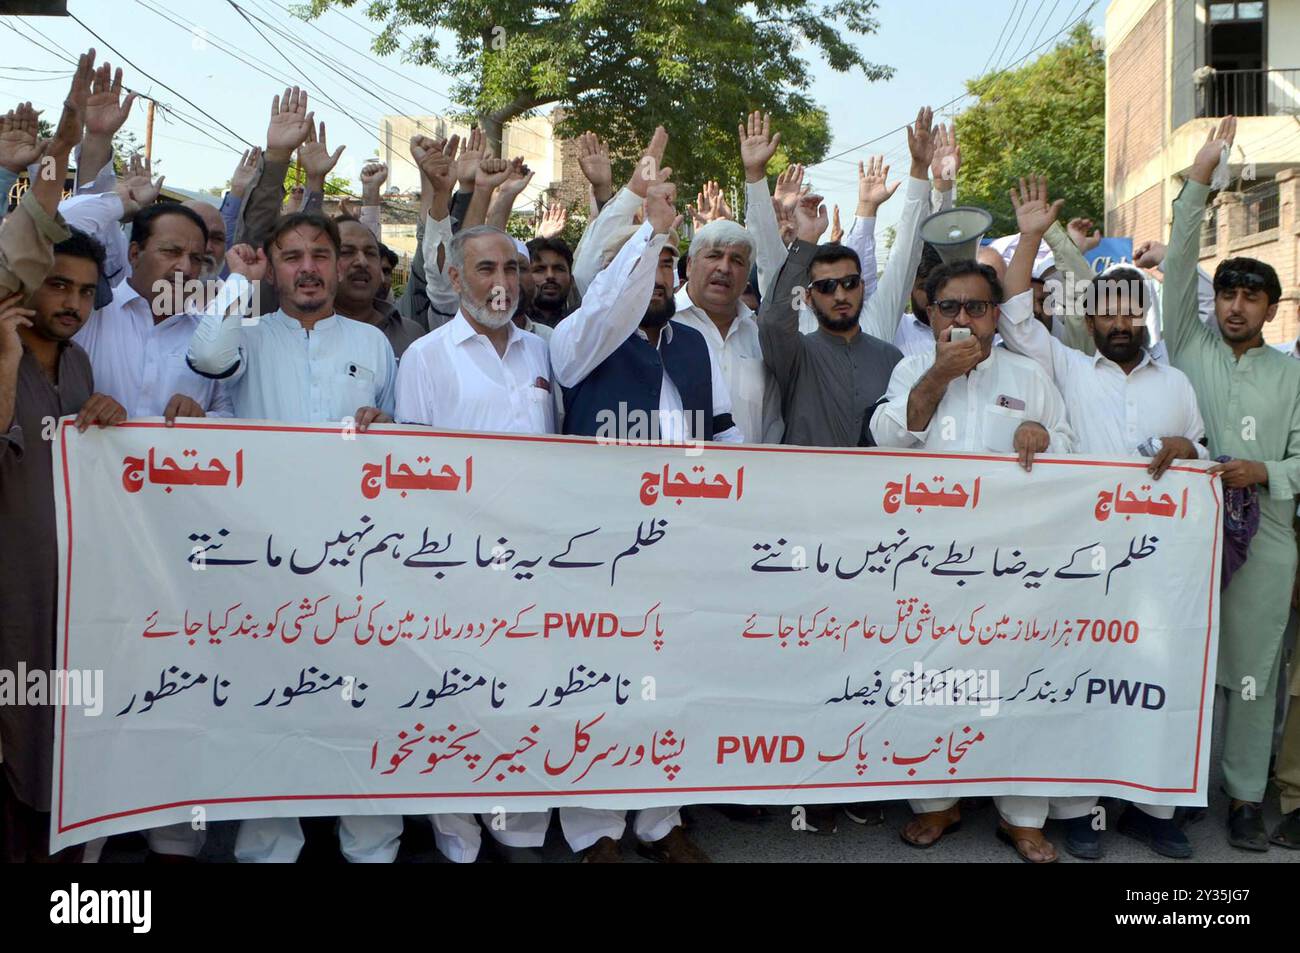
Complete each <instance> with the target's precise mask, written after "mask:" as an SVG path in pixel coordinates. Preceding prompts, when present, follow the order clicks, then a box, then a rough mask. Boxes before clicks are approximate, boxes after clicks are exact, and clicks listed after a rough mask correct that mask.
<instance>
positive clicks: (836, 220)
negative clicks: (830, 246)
mask: <svg viewBox="0 0 1300 953" xmlns="http://www.w3.org/2000/svg"><path fill="white" fill-rule="evenodd" d="M843 238H844V228H843V227H842V226H841V225H840V207H839V206H838V205H837V206H835V211H834V212H833V213H832V214H831V241H832V242H834V243H835V244H836V245H838V244H839V243H840V242H841V241H842V240H843Z"/></svg>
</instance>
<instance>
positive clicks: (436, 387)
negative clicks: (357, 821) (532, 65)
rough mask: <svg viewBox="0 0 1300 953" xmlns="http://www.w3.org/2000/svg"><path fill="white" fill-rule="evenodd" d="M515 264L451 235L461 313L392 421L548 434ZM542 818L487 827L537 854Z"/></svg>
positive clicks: (470, 233) (487, 234)
mask: <svg viewBox="0 0 1300 953" xmlns="http://www.w3.org/2000/svg"><path fill="white" fill-rule="evenodd" d="M485 161H486V160H485ZM519 259H520V256H519V253H518V249H516V248H515V243H514V240H513V239H511V237H510V236H509V235H507V234H506V233H505V232H503V231H502V230H501V229H499V228H496V227H495V226H492V225H477V226H472V227H470V228H466V229H462V230H461V231H459V232H457V233H456V236H455V237H454V238H453V239H452V240H451V244H450V245H449V247H448V248H447V255H446V261H445V266H446V273H447V278H448V281H449V282H450V284H451V286H452V288H453V289H455V291H456V293H457V295H458V296H459V301H460V303H459V308H458V310H457V313H456V316H455V317H454V318H453V319H452V320H451V321H449V322H447V323H446V324H443V325H441V326H440V327H437V328H435V329H434V330H432V331H430V332H429V333H428V334H426V335H424V336H423V337H422V338H420V339H419V340H418V341H416V342H415V343H414V344H413V345H411V347H410V348H409V349H408V350H407V352H406V355H405V359H404V360H403V361H402V364H401V367H400V368H399V370H398V375H397V419H398V420H399V421H401V422H402V423H412V424H425V425H427V426H431V427H440V428H447V429H451V430H470V431H473V430H482V431H491V432H495V433H528V434H545V433H554V432H555V416H554V406H553V397H552V384H551V366H550V359H549V356H548V354H547V349H546V343H545V342H544V341H543V340H542V339H541V338H539V337H538V336H537V335H535V334H532V333H530V332H528V331H524V330H522V329H520V328H519V327H518V326H517V325H516V324H515V323H514V320H513V319H514V316H515V312H516V309H517V305H518V303H519V274H520V264H519ZM549 818H550V813H549V812H548V811H534V812H527V813H523V814H510V815H508V816H507V817H506V818H505V826H504V829H501V828H498V826H497V825H495V824H491V825H489V826H490V828H491V830H492V833H493V836H494V837H495V838H496V839H497V840H498V841H499V842H501V843H502V844H503V845H505V846H506V847H509V848H537V847H541V846H542V844H543V843H544V841H545V839H546V828H547V822H548V820H549ZM429 820H430V822H431V823H432V824H433V831H434V840H435V842H436V843H437V845H438V850H439V851H441V852H442V854H443V855H444V856H445V857H446V858H447V859H448V860H451V861H453V862H455V863H473V861H474V860H475V859H476V858H477V857H478V853H479V849H480V847H481V846H482V836H483V835H482V831H481V829H480V827H479V824H478V822H477V821H476V820H475V819H474V816H473V815H472V814H465V813H447V812H444V813H440V814H432V815H430V816H429Z"/></svg>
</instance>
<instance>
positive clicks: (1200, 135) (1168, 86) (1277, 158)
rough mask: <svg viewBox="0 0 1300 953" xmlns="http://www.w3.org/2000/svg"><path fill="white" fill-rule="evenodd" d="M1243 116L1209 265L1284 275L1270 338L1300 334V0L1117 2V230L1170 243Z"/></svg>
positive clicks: (1109, 79)
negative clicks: (1206, 156)
mask: <svg viewBox="0 0 1300 953" xmlns="http://www.w3.org/2000/svg"><path fill="white" fill-rule="evenodd" d="M1227 115H1235V116H1237V117H1238V118H1239V123H1238V127H1237V141H1236V146H1235V147H1234V149H1233V153H1232V159H1231V166H1232V169H1231V171H1232V174H1233V180H1232V182H1231V184H1230V185H1229V186H1228V188H1226V189H1224V190H1223V191H1222V192H1220V193H1218V194H1217V195H1215V196H1213V197H1212V199H1211V207H1210V211H1209V214H1208V215H1207V217H1206V222H1205V226H1204V230H1203V234H1202V241H1201V264H1202V266H1203V267H1205V268H1206V269H1208V270H1210V271H1213V269H1214V267H1215V266H1216V265H1217V264H1218V263H1219V262H1220V261H1222V260H1223V259H1224V258H1230V257H1235V256H1240V255H1245V256H1249V257H1252V258H1258V259H1261V260H1263V261H1267V262H1268V263H1269V264H1271V265H1272V266H1273V267H1274V268H1276V269H1277V272H1278V276H1279V278H1280V279H1281V281H1282V289H1283V301H1282V305H1281V307H1280V308H1279V309H1278V317H1277V319H1276V320H1274V321H1273V322H1271V323H1270V324H1269V325H1268V326H1267V327H1266V329H1265V336H1266V337H1267V339H1268V340H1269V342H1270V343H1280V342H1283V341H1292V340H1295V338H1296V336H1297V332H1298V331H1300V326H1298V321H1297V303H1298V302H1300V0H1251V2H1245V0H1235V2H1216V0H1112V2H1111V4H1110V6H1109V7H1107V9H1106V233H1107V234H1110V235H1117V236H1131V237H1132V238H1133V240H1134V241H1135V242H1141V241H1145V240H1147V239H1158V240H1164V239H1166V238H1167V236H1168V234H1169V222H1170V214H1171V206H1172V203H1173V200H1174V198H1175V197H1176V196H1177V195H1178V190H1179V189H1180V188H1181V186H1182V182H1183V177H1184V176H1185V174H1186V172H1187V170H1188V168H1190V166H1191V163H1192V159H1193V157H1194V156H1195V155H1196V152H1197V150H1198V149H1199V148H1200V147H1201V145H1203V144H1204V142H1205V137H1206V135H1207V133H1208V132H1209V130H1210V129H1212V128H1213V126H1214V124H1215V123H1216V121H1217V120H1218V118H1220V117H1222V116H1227Z"/></svg>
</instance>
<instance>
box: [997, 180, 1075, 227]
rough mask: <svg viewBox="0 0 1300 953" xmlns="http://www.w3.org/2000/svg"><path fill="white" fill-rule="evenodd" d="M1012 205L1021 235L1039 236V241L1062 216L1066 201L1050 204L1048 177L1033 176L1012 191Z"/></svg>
mask: <svg viewBox="0 0 1300 953" xmlns="http://www.w3.org/2000/svg"><path fill="white" fill-rule="evenodd" d="M1010 195H1011V205H1012V207H1013V208H1014V209H1015V210H1016V224H1017V225H1019V226H1020V234H1021V235H1029V236H1037V237H1038V238H1039V239H1041V238H1042V237H1043V235H1044V234H1046V233H1047V230H1048V229H1049V228H1051V227H1052V223H1053V222H1055V221H1056V217H1057V216H1058V215H1060V214H1061V206H1062V205H1064V204H1065V199H1057V200H1056V201H1055V202H1049V201H1048V198H1047V177H1046V176H1042V175H1039V176H1033V175H1031V176H1030V177H1029V179H1028V180H1027V181H1026V180H1025V179H1021V180H1020V187H1019V188H1018V189H1012V190H1011V193H1010Z"/></svg>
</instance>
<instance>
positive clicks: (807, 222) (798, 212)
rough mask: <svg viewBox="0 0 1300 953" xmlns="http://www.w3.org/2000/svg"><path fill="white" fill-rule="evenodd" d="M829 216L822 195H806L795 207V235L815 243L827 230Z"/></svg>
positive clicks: (802, 240)
mask: <svg viewBox="0 0 1300 953" xmlns="http://www.w3.org/2000/svg"><path fill="white" fill-rule="evenodd" d="M828 222H829V216H828V215H827V213H826V206H825V205H823V204H822V197H821V196H820V195H804V196H802V197H801V198H800V199H799V204H797V205H796V206H795V207H794V225H795V235H796V237H797V238H798V239H799V240H800V241H801V242H808V243H809V244H813V245H815V244H816V243H817V239H819V238H821V237H822V234H823V233H824V232H825V231H826V226H827V224H828Z"/></svg>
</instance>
